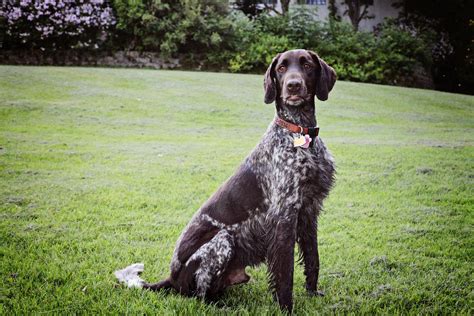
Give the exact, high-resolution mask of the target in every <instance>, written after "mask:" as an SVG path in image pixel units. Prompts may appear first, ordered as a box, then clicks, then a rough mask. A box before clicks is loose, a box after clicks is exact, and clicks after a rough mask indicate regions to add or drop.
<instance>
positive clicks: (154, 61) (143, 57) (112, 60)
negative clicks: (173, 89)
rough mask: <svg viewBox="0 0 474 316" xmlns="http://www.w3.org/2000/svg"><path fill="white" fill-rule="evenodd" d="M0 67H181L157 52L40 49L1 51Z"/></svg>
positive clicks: (178, 62)
mask: <svg viewBox="0 0 474 316" xmlns="http://www.w3.org/2000/svg"><path fill="white" fill-rule="evenodd" d="M0 64H8V65H59V66H108V67H135V68H154V69H175V68H180V67H181V64H180V61H179V59H176V58H169V59H164V58H161V57H160V56H159V54H158V53H153V52H136V51H118V52H114V53H112V52H104V51H100V52H78V51H57V52H54V53H47V52H43V51H41V50H33V51H8V50H0Z"/></svg>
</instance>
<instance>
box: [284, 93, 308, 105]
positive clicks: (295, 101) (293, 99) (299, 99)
mask: <svg viewBox="0 0 474 316" xmlns="http://www.w3.org/2000/svg"><path fill="white" fill-rule="evenodd" d="M305 101H306V98H305V97H303V96H301V95H290V96H287V97H286V98H285V103H286V104H289V105H292V106H298V105H300V104H302V103H304V102H305Z"/></svg>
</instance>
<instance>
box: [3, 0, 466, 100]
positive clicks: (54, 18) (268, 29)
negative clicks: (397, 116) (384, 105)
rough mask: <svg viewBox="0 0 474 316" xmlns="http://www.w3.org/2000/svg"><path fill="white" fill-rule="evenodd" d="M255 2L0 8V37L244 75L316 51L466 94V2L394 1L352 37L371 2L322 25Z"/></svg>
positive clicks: (342, 71)
mask: <svg viewBox="0 0 474 316" xmlns="http://www.w3.org/2000/svg"><path fill="white" fill-rule="evenodd" d="M260 2H261V1H256V0H241V1H233V2H231V3H234V4H233V6H230V5H229V1H222V0H179V1H174V0H142V1H128V0H113V1H110V2H106V1H103V0H97V1H94V2H92V4H90V3H81V2H74V1H73V2H70V1H63V0H50V1H39V2H38V1H33V0H23V1H6V2H5V6H4V7H3V8H2V9H1V10H0V38H2V39H3V47H4V48H6V49H13V50H15V49H21V50H31V49H40V50H43V51H45V53H47V52H54V51H55V50H58V49H73V50H109V51H117V50H133V51H153V52H159V53H160V54H161V55H162V56H163V57H179V58H180V60H181V63H182V65H184V67H185V68H189V69H210V70H219V71H220V70H225V71H232V72H250V73H255V72H261V71H262V70H263V69H264V68H265V67H266V66H267V65H268V63H269V61H270V60H271V58H272V57H273V56H274V55H275V54H276V53H278V52H281V51H284V50H286V49H292V48H305V49H312V50H314V51H316V52H319V53H320V54H321V55H322V56H323V57H324V59H326V60H327V61H328V62H329V63H330V64H331V65H333V66H334V67H335V68H336V70H337V73H338V76H339V78H340V79H342V80H351V81H361V82H373V83H385V84H400V83H404V84H407V83H409V82H410V79H411V78H412V76H413V74H414V73H415V72H417V71H419V70H420V69H421V70H423V71H425V72H427V73H428V74H433V76H434V79H435V84H436V87H437V88H439V89H443V90H449V91H460V92H464V93H474V68H473V67H474V62H473V60H474V58H473V52H474V46H472V45H473V43H472V41H471V39H472V36H474V24H473V23H472V16H471V15H470V14H471V12H473V11H474V4H473V2H472V1H464V0H453V1H450V2H449V3H446V1H438V0H437V1H435V3H432V1H417V2H416V3H422V4H414V3H412V2H409V1H408V2H407V1H400V3H398V6H400V7H402V8H403V9H402V10H401V15H400V17H399V18H398V19H396V20H387V21H385V22H384V23H382V24H381V25H379V26H378V27H376V29H375V30H374V31H372V32H364V31H360V30H358V23H359V22H360V20H361V19H366V18H371V16H370V14H368V13H367V12H368V11H367V8H368V7H369V6H370V5H372V4H373V1H372V0H364V1H359V0H358V1H354V0H345V1H344V4H343V6H344V7H340V8H339V9H338V8H337V6H336V5H335V2H334V1H329V5H330V8H331V14H330V19H329V20H328V21H325V22H323V23H322V22H318V21H316V20H315V19H314V16H315V14H317V12H316V11H314V10H315V8H317V6H304V5H303V6H301V5H291V6H290V4H289V1H282V3H284V5H283V8H284V10H283V12H279V11H277V10H275V9H274V8H273V7H272V6H271V5H268V4H267V5H266V7H262V5H261V4H260V5H259V4H258V3H260ZM300 2H301V1H300ZM303 2H304V1H303ZM339 6H341V5H339ZM341 15H347V16H349V17H350V21H351V23H349V22H343V21H341ZM454 20H455V21H456V23H451V22H452V21H454ZM0 41H2V40H1V39H0Z"/></svg>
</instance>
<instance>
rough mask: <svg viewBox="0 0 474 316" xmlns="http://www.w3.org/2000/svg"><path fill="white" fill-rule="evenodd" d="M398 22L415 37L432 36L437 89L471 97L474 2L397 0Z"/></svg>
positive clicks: (472, 91)
mask: <svg viewBox="0 0 474 316" xmlns="http://www.w3.org/2000/svg"><path fill="white" fill-rule="evenodd" d="M398 7H400V8H401V9H402V12H403V14H402V15H401V16H400V18H399V22H400V23H402V24H404V25H405V26H406V27H409V28H411V29H412V30H413V31H414V32H416V33H417V34H424V33H425V32H427V31H428V32H432V33H433V34H435V35H436V37H435V38H434V42H435V44H436V45H435V47H434V48H433V55H432V58H433V60H434V63H433V74H434V79H435V83H436V85H437V87H438V88H440V89H443V90H448V91H462V92H465V93H471V94H472V93H474V41H473V38H474V20H473V12H474V1H466V0H451V1H449V2H446V1H442V0H417V1H408V0H401V1H399V3H398Z"/></svg>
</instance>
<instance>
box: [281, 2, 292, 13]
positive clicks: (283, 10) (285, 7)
mask: <svg viewBox="0 0 474 316" xmlns="http://www.w3.org/2000/svg"><path fill="white" fill-rule="evenodd" d="M280 3H281V14H282V15H287V14H288V11H289V10H290V0H281V1H280Z"/></svg>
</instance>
